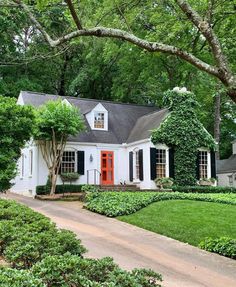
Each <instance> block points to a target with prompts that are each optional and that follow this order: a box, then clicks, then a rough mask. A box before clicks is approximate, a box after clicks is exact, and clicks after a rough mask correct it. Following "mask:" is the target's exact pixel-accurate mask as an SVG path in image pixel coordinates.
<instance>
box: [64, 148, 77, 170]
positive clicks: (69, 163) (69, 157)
mask: <svg viewBox="0 0 236 287" xmlns="http://www.w3.org/2000/svg"><path fill="white" fill-rule="evenodd" d="M61 172H62V173H67V172H75V152H74V151H65V152H64V153H63V156H62V163H61Z"/></svg>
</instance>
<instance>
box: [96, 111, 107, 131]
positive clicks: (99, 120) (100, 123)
mask: <svg viewBox="0 0 236 287" xmlns="http://www.w3.org/2000/svg"><path fill="white" fill-rule="evenodd" d="M104 127H105V126H104V113H99V112H95V113H94V128H95V129H104Z"/></svg>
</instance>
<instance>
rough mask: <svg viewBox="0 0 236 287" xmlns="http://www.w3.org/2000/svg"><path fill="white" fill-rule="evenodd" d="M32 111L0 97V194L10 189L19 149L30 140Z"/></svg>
mask: <svg viewBox="0 0 236 287" xmlns="http://www.w3.org/2000/svg"><path fill="white" fill-rule="evenodd" d="M34 120H35V117H34V113H33V109H32V108H31V107H28V106H20V105H17V104H16V100H15V99H11V98H6V97H2V96H0V134H1V138H0V192H1V191H5V190H7V189H8V188H9V187H10V180H11V179H13V178H14V177H15V176H16V173H17V171H16V163H17V160H18V159H19V157H20V155H21V148H23V147H24V145H25V143H26V142H27V141H28V140H30V137H31V135H32V132H33V126H34Z"/></svg>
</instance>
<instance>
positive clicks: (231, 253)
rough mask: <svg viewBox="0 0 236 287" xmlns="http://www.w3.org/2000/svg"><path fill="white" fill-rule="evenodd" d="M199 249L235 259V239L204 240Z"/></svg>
mask: <svg viewBox="0 0 236 287" xmlns="http://www.w3.org/2000/svg"><path fill="white" fill-rule="evenodd" d="M199 247H200V248H202V249H204V250H207V251H210V252H214V253H218V254H220V255H223V256H226V257H230V258H233V259H236V239H232V238H229V237H220V238H216V239H212V238H205V239H204V240H203V241H201V242H200V244H199Z"/></svg>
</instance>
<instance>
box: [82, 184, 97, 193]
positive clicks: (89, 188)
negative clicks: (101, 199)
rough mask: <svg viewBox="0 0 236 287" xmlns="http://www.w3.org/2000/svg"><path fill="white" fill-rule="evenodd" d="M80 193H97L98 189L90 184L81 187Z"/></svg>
mask: <svg viewBox="0 0 236 287" xmlns="http://www.w3.org/2000/svg"><path fill="white" fill-rule="evenodd" d="M81 191H83V192H95V193H96V192H99V187H98V186H96V185H92V184H85V185H83V186H82V188H81Z"/></svg>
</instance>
